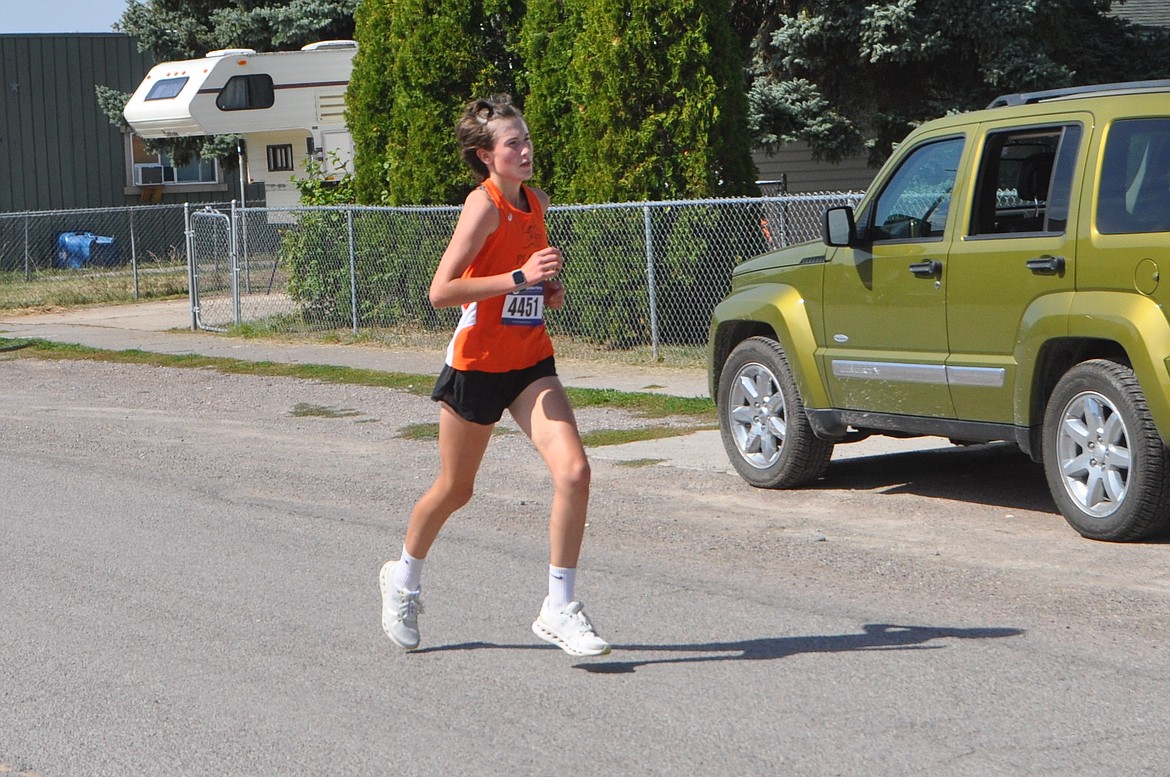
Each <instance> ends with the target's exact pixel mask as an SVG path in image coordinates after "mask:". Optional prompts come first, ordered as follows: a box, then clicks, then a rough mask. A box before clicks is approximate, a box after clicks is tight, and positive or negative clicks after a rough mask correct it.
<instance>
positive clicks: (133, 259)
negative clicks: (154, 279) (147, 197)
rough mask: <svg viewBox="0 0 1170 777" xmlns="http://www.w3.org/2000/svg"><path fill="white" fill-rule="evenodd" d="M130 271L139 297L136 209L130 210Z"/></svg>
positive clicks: (135, 293) (135, 297)
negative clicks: (135, 231)
mask: <svg viewBox="0 0 1170 777" xmlns="http://www.w3.org/2000/svg"><path fill="white" fill-rule="evenodd" d="M130 272H131V273H132V275H133V277H134V299H138V250H137V248H136V247H135V244H134V211H133V210H131V211H130Z"/></svg>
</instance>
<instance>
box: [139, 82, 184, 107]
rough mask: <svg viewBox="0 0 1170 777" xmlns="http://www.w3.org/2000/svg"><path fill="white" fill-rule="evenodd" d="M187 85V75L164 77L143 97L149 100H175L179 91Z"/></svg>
mask: <svg viewBox="0 0 1170 777" xmlns="http://www.w3.org/2000/svg"><path fill="white" fill-rule="evenodd" d="M186 85H187V77H186V76H183V77H182V78H164V79H163V80H161V81H156V82H155V84H154V86H152V87H150V91H149V92H147V93H146V97H144V98H142V99H144V100H146V101H147V102H149V101H150V100H173V99H175V98H176V97H178V96H179V92H181V91H183V87H184V86H186Z"/></svg>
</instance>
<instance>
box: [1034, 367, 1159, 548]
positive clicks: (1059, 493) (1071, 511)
mask: <svg viewBox="0 0 1170 777" xmlns="http://www.w3.org/2000/svg"><path fill="white" fill-rule="evenodd" d="M1043 455H1044V472H1045V475H1046V476H1047V478H1048V487H1049V489H1050V490H1051V491H1052V496H1053V498H1054V499H1055V500H1056V505H1057V507H1058V508H1059V509H1060V512H1061V513H1063V514H1064V517H1065V519H1066V520H1067V521H1068V522H1069V524H1070V525H1071V526H1072V527H1073V528H1074V529H1076V530H1077V531H1078V532H1080V534H1081V535H1082V536H1084V537H1088V538H1090V539H1095V540H1109V541H1126V540H1137V539H1142V538H1143V537H1148V536H1150V535H1151V534H1154V533H1156V532H1159V531H1161V530H1163V529H1164V528H1166V526H1167V524H1168V522H1170V504H1168V503H1167V496H1168V495H1170V456H1168V451H1167V449H1166V446H1165V444H1164V443H1163V442H1162V438H1161V437H1160V436H1159V435H1158V430H1157V428H1156V427H1155V426H1154V420H1153V418H1152V417H1151V416H1150V411H1149V407H1148V406H1147V405H1146V400H1145V396H1144V395H1143V394H1142V390H1141V387H1140V386H1139V385H1138V381H1137V378H1136V377H1135V376H1134V374H1133V370H1131V369H1130V368H1129V367H1127V366H1125V365H1123V364H1118V363H1117V362H1113V361H1107V360H1104V359H1094V360H1092V361H1086V362H1082V363H1081V364H1078V365H1077V366H1075V367H1073V368H1072V369H1071V370H1069V371H1068V372H1067V373H1065V375H1064V377H1062V378H1061V379H1060V382H1059V383H1057V385H1056V389H1055V390H1054V391H1053V392H1052V396H1051V397H1050V399H1049V402H1048V408H1047V410H1046V412H1045V414H1044V444H1043Z"/></svg>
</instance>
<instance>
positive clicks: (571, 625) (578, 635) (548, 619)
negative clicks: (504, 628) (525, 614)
mask: <svg viewBox="0 0 1170 777" xmlns="http://www.w3.org/2000/svg"><path fill="white" fill-rule="evenodd" d="M583 607H584V605H583V604H581V603H580V602H569V603H568V604H567V605H566V606H565V608H564V609H563V610H553V609H551V608H550V607H549V606H548V599H547V598H546V599H545V600H544V604H542V605H541V607H540V617H538V618H537V619H536V620H535V621H533V622H532V632H533V633H534V634H536V636H538V637H540V638H541V639H544V640H548V641H549V642H551V643H553V644H554V645H556V646H557V647H559V648H560V649H561V650H563V651H565V652H566V653H568V654H569V655H571V656H604V655H606V654H607V653H609V643H608V642H606V641H605V640H604V639H602V638H601V637H599V636H597V632H596V631H594V630H593V624H592V623H590V622H589V617H588V616H587V615H585V611H584V609H583Z"/></svg>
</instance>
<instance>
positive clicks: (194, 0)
mask: <svg viewBox="0 0 1170 777" xmlns="http://www.w3.org/2000/svg"><path fill="white" fill-rule="evenodd" d="M358 2H359V0H291V1H290V2H276V1H275V0H269V2H249V1H248V0H146V2H141V1H140V0H129V2H128V3H127V5H126V10H125V12H123V14H122V18H121V20H120V21H119V23H118V24H117V25H115V27H116V28H117V29H119V30H121V31H122V32H125V33H127V34H129V35H132V36H134V37H135V38H136V39H137V40H138V44H139V47H140V49H141V50H142V51H150V52H151V53H152V54H154V55H155V56H156V57H158V58H159V59H160V60H164V61H165V60H180V59H193V58H195V57H202V56H203V55H204V54H206V53H207V52H208V51H211V50H213V49H222V48H251V49H256V50H257V51H289V50H293V49H298V48H300V47H301V46H303V45H305V44H306V43H312V42H314V41H319V40H331V39H336V38H352V37H353V28H354V11H355V10H356V9H357V6H358Z"/></svg>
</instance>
